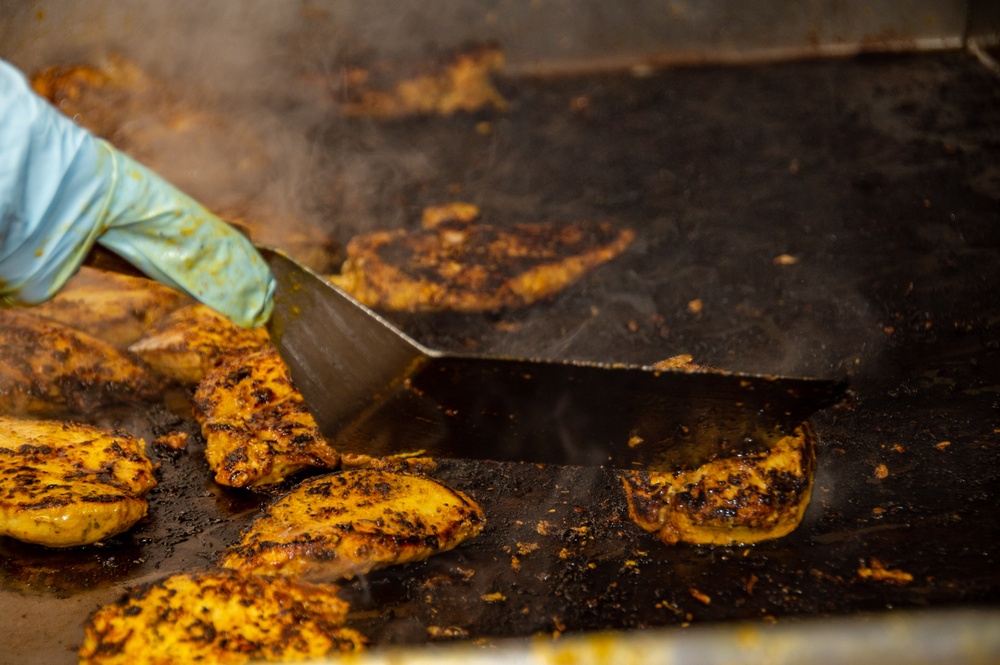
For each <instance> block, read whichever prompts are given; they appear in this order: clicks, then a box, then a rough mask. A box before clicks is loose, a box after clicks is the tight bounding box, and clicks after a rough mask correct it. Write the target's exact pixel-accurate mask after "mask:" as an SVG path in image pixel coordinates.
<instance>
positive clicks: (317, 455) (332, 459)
mask: <svg viewBox="0 0 1000 665" xmlns="http://www.w3.org/2000/svg"><path fill="white" fill-rule="evenodd" d="M192 403H193V407H194V414H195V418H197V420H198V422H199V423H200V425H201V432H202V436H204V438H205V442H206V449H205V456H206V457H207V459H208V464H209V466H210V467H211V469H212V470H213V471H214V472H215V480H216V482H218V483H219V484H221V485H228V486H230V487H252V488H263V487H267V486H269V485H275V484H277V483H280V482H281V481H283V480H285V479H286V478H287V477H288V476H290V475H292V474H294V473H296V472H298V471H301V470H303V469H307V468H310V467H319V468H329V469H332V468H336V466H337V465H338V464H339V463H340V455H338V454H337V451H336V450H334V449H333V447H332V446H331V445H330V443H329V442H327V440H326V439H325V438H324V437H323V434H322V433H321V432H320V431H319V427H318V426H317V425H316V421H315V420H314V419H313V416H312V414H311V413H310V412H309V409H308V407H307V406H306V403H305V399H303V397H302V394H301V393H300V392H299V391H298V390H297V389H296V388H295V386H294V385H293V384H292V379H291V377H290V376H289V373H288V368H287V367H286V366H285V363H284V361H282V360H281V357H280V356H279V355H278V352H277V351H276V350H275V349H274V347H272V346H270V345H268V346H266V347H264V348H261V349H258V350H257V351H251V352H248V353H244V354H241V355H230V356H227V357H226V358H225V359H224V360H223V361H222V362H221V363H220V364H219V365H218V366H216V367H214V368H212V369H211V370H210V371H209V373H208V375H207V376H206V377H205V379H204V380H203V381H202V382H201V383H199V384H198V388H197V389H196V390H195V394H194V399H193V401H192Z"/></svg>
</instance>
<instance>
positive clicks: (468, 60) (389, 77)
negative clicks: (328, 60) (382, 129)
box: [337, 44, 507, 119]
mask: <svg viewBox="0 0 1000 665" xmlns="http://www.w3.org/2000/svg"><path fill="white" fill-rule="evenodd" d="M503 65H504V54H503V51H501V50H500V49H499V48H497V47H496V46H492V45H486V44H484V45H477V46H473V47H470V48H467V49H464V50H462V51H459V52H457V53H455V54H453V55H451V56H449V57H447V58H445V59H443V60H439V61H424V62H420V63H418V64H417V66H416V67H415V68H413V69H414V71H411V72H403V71H401V67H400V65H399V64H398V63H388V62H378V63H373V64H372V65H370V66H359V65H353V66H348V67H346V68H345V69H344V73H343V75H342V76H340V77H339V79H338V81H337V83H339V84H340V85H341V86H342V89H341V90H340V91H339V92H340V95H339V96H340V97H342V98H343V102H344V105H343V109H344V113H345V114H346V115H348V116H352V117H361V116H364V117H373V118H381V119H390V118H392V119H394V118H405V117H410V116H426V115H443V116H449V115H453V114H455V113H471V112H474V111H479V110H483V109H489V110H495V111H505V110H506V109H507V100H505V99H504V98H503V95H501V94H500V92H499V91H498V90H497V89H496V86H494V85H493V81H492V76H493V75H494V73H496V72H497V71H499V70H500V69H502V68H503Z"/></svg>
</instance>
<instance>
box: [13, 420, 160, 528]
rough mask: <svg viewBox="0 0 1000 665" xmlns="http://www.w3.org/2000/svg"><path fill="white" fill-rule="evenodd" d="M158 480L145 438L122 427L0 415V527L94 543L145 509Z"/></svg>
mask: <svg viewBox="0 0 1000 665" xmlns="http://www.w3.org/2000/svg"><path fill="white" fill-rule="evenodd" d="M155 485H156V479H155V478H154V476H153V464H152V462H150V460H149V458H148V457H146V450H145V443H144V442H143V440H142V439H136V438H134V437H132V436H130V435H128V434H126V433H124V432H120V431H109V430H104V429H100V428H97V427H91V426H89V425H81V424H74V423H65V422H60V421H54V420H22V419H19V418H12V417H8V416H0V535H5V536H10V537H11V538H16V539H17V540H21V541H24V542H27V543H35V544H38V545H45V546H47V547H75V546H78V545H91V544H93V543H97V542H100V541H102V540H105V539H107V538H110V537H112V536H114V535H117V534H119V533H122V532H123V531H126V530H128V529H130V528H131V527H132V525H134V524H135V523H136V522H138V521H139V520H140V519H141V518H142V517H144V516H145V515H146V510H147V503H146V499H145V498H143V497H144V495H145V494H146V493H147V492H149V490H151V489H152V488H153V487H154V486H155Z"/></svg>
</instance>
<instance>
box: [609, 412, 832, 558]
mask: <svg viewBox="0 0 1000 665" xmlns="http://www.w3.org/2000/svg"><path fill="white" fill-rule="evenodd" d="M815 468H816V447H815V436H814V434H813V433H812V430H811V428H810V427H809V426H808V424H803V425H802V426H801V427H800V428H798V429H796V430H795V431H794V432H793V433H792V434H789V435H787V436H784V437H781V438H780V439H778V440H777V441H776V442H775V444H774V445H773V446H772V447H771V448H770V449H769V450H767V451H764V452H760V453H751V454H747V455H744V456H741V457H732V458H726V459H721V460H716V461H714V462H709V463H707V464H704V465H702V466H701V467H698V468H697V469H694V470H692V471H678V472H674V473H669V472H662V473H661V472H657V473H650V472H624V473H622V483H623V485H624V488H625V492H626V495H627V497H628V504H629V516H630V517H631V518H632V520H633V521H634V522H635V523H636V524H638V525H639V526H640V527H642V528H643V529H645V530H646V531H649V532H651V533H655V534H656V536H657V537H658V538H659V539H660V540H662V541H663V542H664V543H667V544H673V543H677V542H687V543H695V544H712V545H730V544H748V543H755V542H759V541H762V540H769V539H773V538H780V537H782V536H785V535H787V534H789V533H791V532H792V531H793V530H794V529H795V528H796V527H797V526H798V525H799V523H800V522H801V520H802V515H803V514H804V513H805V510H806V507H807V506H808V505H809V498H810V495H811V493H812V484H813V476H814V473H815Z"/></svg>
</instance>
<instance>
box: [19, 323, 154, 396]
mask: <svg viewBox="0 0 1000 665" xmlns="http://www.w3.org/2000/svg"><path fill="white" fill-rule="evenodd" d="M161 388H162V386H161V384H160V381H159V379H158V378H157V377H156V376H155V375H154V374H153V373H152V372H151V371H150V370H149V368H147V367H146V366H145V365H144V364H142V363H141V362H139V361H138V360H137V359H135V358H134V357H133V356H130V355H129V354H127V353H125V352H124V351H122V350H120V349H118V348H116V347H114V346H112V345H111V344H108V343H107V342H104V341H101V340H99V339H97V338H95V337H92V336H91V335H88V334H87V333H84V332H81V331H79V330H75V329H73V328H70V327H68V326H65V325H63V324H61V323H57V322H55V321H50V320H47V319H43V318H41V317H37V316H34V315H32V314H29V313H28V312H27V311H24V310H20V309H13V308H8V307H0V413H5V414H22V415H23V414H51V413H58V412H64V411H67V410H69V411H90V410H93V409H97V408H100V407H103V406H107V405H110V404H115V403H120V402H127V401H145V400H151V399H155V398H157V397H159V396H160V393H161Z"/></svg>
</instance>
